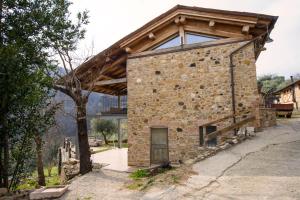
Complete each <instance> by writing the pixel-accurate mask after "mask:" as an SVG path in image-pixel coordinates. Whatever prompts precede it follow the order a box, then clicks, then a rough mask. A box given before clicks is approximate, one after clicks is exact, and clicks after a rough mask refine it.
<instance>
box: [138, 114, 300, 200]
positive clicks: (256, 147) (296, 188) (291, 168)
mask: <svg viewBox="0 0 300 200" xmlns="http://www.w3.org/2000/svg"><path fill="white" fill-rule="evenodd" d="M278 124H279V125H278V126H276V127H273V128H269V129H266V130H265V131H264V132H261V133H258V134H257V136H256V137H255V138H253V139H252V140H247V141H245V142H244V143H241V144H239V145H237V146H235V147H233V148H230V149H228V150H226V151H223V152H220V153H218V154H217V155H215V156H213V157H211V158H208V159H206V160H204V161H202V162H199V163H196V164H195V165H194V166H193V169H194V171H195V172H197V173H198V174H197V175H194V176H192V177H190V178H189V179H188V181H187V182H186V184H184V185H180V186H170V187H169V188H166V189H164V190H160V189H158V188H153V189H151V190H150V191H148V192H147V194H145V195H144V196H143V199H216V200H225V199H226V200H227V199H228V200H229V199H243V200H244V199H249V200H252V199H264V200H265V199H272V200H274V199H278V200H283V199H295V200H296V199H300V119H291V120H289V121H287V120H279V122H278Z"/></svg>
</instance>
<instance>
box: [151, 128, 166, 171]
mask: <svg viewBox="0 0 300 200" xmlns="http://www.w3.org/2000/svg"><path fill="white" fill-rule="evenodd" d="M155 128H162V129H167V152H168V154H167V159H168V161H167V162H169V161H170V157H169V128H168V127H166V126H151V127H150V165H152V164H157V163H152V131H151V130H152V129H155Z"/></svg>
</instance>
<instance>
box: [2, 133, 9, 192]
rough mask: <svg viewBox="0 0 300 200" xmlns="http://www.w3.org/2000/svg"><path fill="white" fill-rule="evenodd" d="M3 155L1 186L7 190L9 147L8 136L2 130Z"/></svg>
mask: <svg viewBox="0 0 300 200" xmlns="http://www.w3.org/2000/svg"><path fill="white" fill-rule="evenodd" d="M4 129H5V128H4ZM3 153H4V155H3V186H4V187H5V188H8V168H9V145H8V134H7V133H6V132H5V130H4V145H3Z"/></svg>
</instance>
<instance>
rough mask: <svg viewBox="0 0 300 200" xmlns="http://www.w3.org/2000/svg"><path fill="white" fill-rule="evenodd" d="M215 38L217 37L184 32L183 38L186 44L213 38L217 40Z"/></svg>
mask: <svg viewBox="0 0 300 200" xmlns="http://www.w3.org/2000/svg"><path fill="white" fill-rule="evenodd" d="M217 39H219V38H217V37H211V36H204V35H199V34H195V33H186V34H185V40H186V43H187V44H194V43H201V42H208V41H213V40H217Z"/></svg>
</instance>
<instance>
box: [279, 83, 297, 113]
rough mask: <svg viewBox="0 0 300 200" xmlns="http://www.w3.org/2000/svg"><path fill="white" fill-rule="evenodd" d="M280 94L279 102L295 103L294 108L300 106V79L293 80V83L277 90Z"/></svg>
mask: <svg viewBox="0 0 300 200" xmlns="http://www.w3.org/2000/svg"><path fill="white" fill-rule="evenodd" d="M275 94H277V95H278V96H279V103H282V104H289V103H293V104H294V108H295V109H297V110H299V107H300V80H297V81H293V82H292V83H291V84H289V85H287V86H285V87H284V88H282V89H280V90H278V91H276V92H275Z"/></svg>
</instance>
